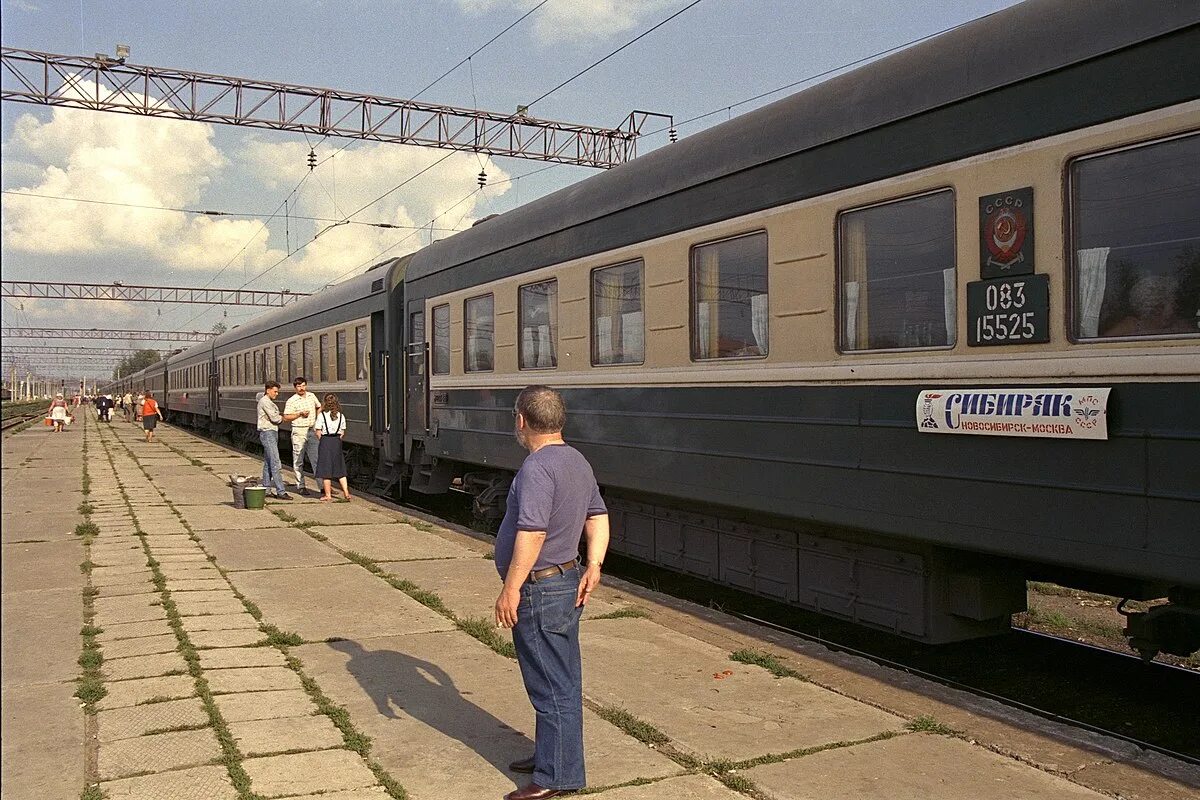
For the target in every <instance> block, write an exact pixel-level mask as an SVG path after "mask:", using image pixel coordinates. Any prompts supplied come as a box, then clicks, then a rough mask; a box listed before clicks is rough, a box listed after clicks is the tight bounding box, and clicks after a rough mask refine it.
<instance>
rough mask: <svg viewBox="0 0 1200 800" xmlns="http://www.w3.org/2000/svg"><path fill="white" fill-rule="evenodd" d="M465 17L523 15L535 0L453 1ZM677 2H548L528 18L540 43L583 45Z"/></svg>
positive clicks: (636, 24) (656, 14) (628, 27)
mask: <svg viewBox="0 0 1200 800" xmlns="http://www.w3.org/2000/svg"><path fill="white" fill-rule="evenodd" d="M455 2H456V3H458V5H459V7H460V8H462V9H463V10H464V11H466V12H467V13H469V14H483V13H488V12H490V11H492V10H500V11H506V12H514V13H515V14H517V15H520V14H523V13H524V12H526V11H528V10H529V9H530V8H532V7H533V6H534V5H536V3H537V0H455ZM676 7H682V6H681V5H680V0H550V2H548V3H547V4H546V5H545V6H543V7H542V8H540V9H538V11H537V12H536V13H535V14H534V15H533V16H532V17H530V19H529V22H532V23H533V31H534V34H535V35H536V36H537V38H538V39H540V40H541V41H543V42H546V43H553V42H586V41H589V40H603V39H608V38H611V37H613V36H616V35H617V34H621V33H625V32H627V31H631V30H633V29H634V28H637V27H639V26H640V25H641V23H643V22H648V21H650V20H651V19H654V20H657V19H658V18H659V17H661V16H663V13H664V12H665V11H666V10H667V9H672V8H676Z"/></svg>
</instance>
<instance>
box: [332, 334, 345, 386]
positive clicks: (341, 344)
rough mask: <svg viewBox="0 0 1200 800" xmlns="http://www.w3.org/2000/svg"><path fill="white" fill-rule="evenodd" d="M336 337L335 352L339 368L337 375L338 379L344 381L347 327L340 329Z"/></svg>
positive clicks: (337, 367)
mask: <svg viewBox="0 0 1200 800" xmlns="http://www.w3.org/2000/svg"><path fill="white" fill-rule="evenodd" d="M334 338H335V340H336V342H335V344H336V346H335V353H334V358H335V361H336V364H335V366H336V369H337V372H336V376H337V380H339V381H344V380H346V330H345V328H343V329H341V330H339V331H338V332H337V334H336V335H335V337H334Z"/></svg>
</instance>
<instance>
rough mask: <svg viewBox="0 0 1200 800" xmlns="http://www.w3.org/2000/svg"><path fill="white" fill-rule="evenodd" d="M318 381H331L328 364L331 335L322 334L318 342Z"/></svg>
mask: <svg viewBox="0 0 1200 800" xmlns="http://www.w3.org/2000/svg"><path fill="white" fill-rule="evenodd" d="M317 362H318V363H317V380H320V381H326V380H329V370H328V368H327V367H326V364H328V363H329V334H328V333H322V334H321V337H320V338H319V339H318V340H317Z"/></svg>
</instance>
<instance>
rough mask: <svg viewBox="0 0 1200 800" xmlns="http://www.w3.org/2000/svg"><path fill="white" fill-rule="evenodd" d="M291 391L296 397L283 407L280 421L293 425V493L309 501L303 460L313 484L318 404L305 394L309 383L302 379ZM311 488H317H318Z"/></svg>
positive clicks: (315, 478)
mask: <svg viewBox="0 0 1200 800" xmlns="http://www.w3.org/2000/svg"><path fill="white" fill-rule="evenodd" d="M292 387H293V388H294V389H295V390H296V393H295V394H294V395H292V396H291V397H289V398H288V401H287V403H285V404H284V406H283V419H284V421H285V422H290V423H292V470H293V471H294V472H295V473H296V489H297V490H298V491H299V492H300V496H301V497H308V489H305V488H304V457H305V456H308V465H309V468H310V469H312V470H313V481H314V482H316V480H317V476H316V469H317V435H316V434H315V433H313V425H315V424H316V422H317V412H319V411H320V410H321V403H320V402H319V401H318V400H317V396H316V395H315V394H312V393H311V392H309V391H308V381H307V380H305V379H304V378H303V377H299V378H296V379H295V380H293V381H292ZM314 488H320V484H318V485H317V486H316V487H314Z"/></svg>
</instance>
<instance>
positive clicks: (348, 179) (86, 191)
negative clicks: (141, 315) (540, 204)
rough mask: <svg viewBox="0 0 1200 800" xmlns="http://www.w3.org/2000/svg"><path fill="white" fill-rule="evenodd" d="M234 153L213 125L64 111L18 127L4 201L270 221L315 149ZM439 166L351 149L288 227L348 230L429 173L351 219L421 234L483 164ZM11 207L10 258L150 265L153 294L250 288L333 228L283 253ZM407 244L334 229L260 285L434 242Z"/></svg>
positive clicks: (306, 278) (208, 220)
mask: <svg viewBox="0 0 1200 800" xmlns="http://www.w3.org/2000/svg"><path fill="white" fill-rule="evenodd" d="M342 144H343V142H341V141H336V140H335V141H329V142H326V143H325V144H324V146H320V145H319V146H318V156H319V158H321V159H324V158H325V157H326V156H327V155H329V154H332V153H333V152H334V151H335V150H337V149H338V148H341V147H342ZM235 147H236V148H237V149H236V150H230V152H229V153H228V154H226V153H224V152H222V150H220V149H218V147H217V146H216V144H215V143H214V130H213V127H212V126H211V125H208V124H202V123H195V122H185V121H177V120H165V119H155V118H145V117H138V116H133V115H124V114H111V113H108V114H106V113H97V112H91V111H82V110H74V109H64V108H56V109H54V111H53V112H52V114H51V116H50V118H49V119H48V120H47V121H42V120H39V119H38V118H37V117H36V116H34V115H32V114H26V115H23V116H21V117H20V118H18V119H17V120H16V122H15V124H14V127H13V134H12V136H11V138H10V139H9V140H8V141H7V142H5V144H4V147H3V162H4V169H5V173H6V175H7V176H8V179H9V180H8V181H7V186H6V188H9V189H12V190H14V191H17V192H28V193H31V194H39V195H50V196H56V197H76V198H88V199H101V200H106V201H113V202H118V203H129V204H132V205H144V206H157V207H174V208H184V207H188V208H198V207H199V208H214V209H232V210H247V208H246V207H247V206H248V205H249V206H250V208H249V209H248V210H261V211H263V212H264V213H266V212H268V211H269V210H270V209H271V208H273V207H274V204H275V203H277V202H279V199H282V197H283V195H284V193H285V192H287V191H288V190H290V189H291V188H292V187H293V186H295V185H296V184H297V183H298V182H299V181H300V179H301V178H302V177H304V175H305V173H306V172H307V169H308V168H307V165H306V158H305V157H306V155H307V153H308V145H307V144H305V143H302V142H296V141H272V140H268V139H266V138H263V137H262V136H261V135H258V134H250V135H247V136H245V137H243V138H240V139H239V140H237V145H235ZM445 156H446V152H445V151H438V150H432V149H428V148H417V147H407V146H400V145H394V144H383V143H371V144H359V145H357V146H355V147H351V148H347V149H346V150H345V151H343V152H341V153H339V154H338V155H337V156H336V158H333V159H332V160H330V161H329V162H328V163H326V164H324V165H323V166H321V167H319V168H318V169H317V170H316V171H315V172H313V173H312V174H311V176H310V177H309V178H308V180H307V181H306V183H305V185H304V187H303V189H302V191H301V192H300V193H299V194H298V196H296V197H293V198H292V201H291V203H290V206H289V207H290V213H291V214H293V215H297V216H313V217H328V218H332V219H341V218H343V217H344V216H346V215H347V214H350V213H352V212H354V211H355V210H357V209H359V208H360V207H362V206H364V205H366V204H367V203H369V202H371V201H372V200H375V199H376V198H377V197H379V196H380V195H383V194H385V193H386V192H387V191H388V190H390V189H392V188H393V187H395V186H396V185H397V184H399V183H401V182H402V181H403V180H404V179H406V178H408V177H410V176H412V175H414V174H416V173H417V172H419V171H420V170H422V169H424V168H426V167H430V169H429V171H428V172H425V173H424V174H422V175H421V176H420V177H418V178H416V179H415V180H413V181H412V183H410V184H407V185H406V186H404V187H403V188H401V189H399V190H397V191H396V192H394V193H392V194H390V195H388V196H387V197H386V198H384V199H383V200H381V201H379V202H378V203H376V204H373V205H371V206H370V207H369V208H367V209H365V210H364V211H362V213H360V214H358V215H356V216H355V220H356V221H364V222H386V223H390V224H393V225H403V226H420V225H426V224H428V220H430V219H431V218H432V217H434V216H435V215H438V214H440V213H441V212H443V211H445V210H446V209H447V208H448V207H450V206H451V205H453V204H454V203H456V202H457V201H458V200H460V199H462V198H463V197H464V196H465V195H467V194H468V193H469V192H471V191H472V190H473V189H474V188H475V186H476V183H475V177H476V174H477V173H478V172H479V169H480V158H479V157H478V156H476V155H475V154H472V153H454V154H451V155H450V156H449V157H448V158H446V160H445V161H443V162H441V163H439V164H437V165H436V166H432V165H434V163H435V162H437V161H438V160H439V159H441V158H443V157H445ZM487 171H488V173H489V176H490V180H491V181H492V182H498V181H500V180H503V179H504V178H505V177H507V173H506V172H505V171H504V170H502V169H501V168H499V167H498V166H497V165H495V164H493V163H490V162H489V163H488V164H487ZM227 184H228V185H230V186H231V187H232V188H230V189H226V190H225V191H223V192H221V193H222V194H225V193H229V192H236V193H238V194H241V193H243V192H245V193H248V194H250V196H251V197H255V198H257V199H255V200H252V201H247V200H245V199H244V198H218V197H214V196H213V195H214V194H216V193H217V192H215V191H212V190H211V187H212V186H214V185H220V186H225V185H227ZM262 187H265V189H266V192H265V193H264V192H263V191H262ZM507 188H508V186H507V185H505V186H502V187H497V188H496V189H492V190H489V191H488V194H489V195H491V196H496V195H497V194H501V193H503V192H504V191H506V190H507ZM256 190H257V194H255V193H254V192H255V191H256ZM4 198H5V199H4V205H3V220H2V232H3V247H4V250H5V252H6V254H10V253H24V254H29V255H33V256H43V257H64V256H74V257H77V258H79V257H95V258H96V260H97V263H110V264H111V263H114V262H116V263H126V264H128V263H137V262H140V263H141V264H144V265H154V266H153V267H149V268H143V270H142V272H143V274H144V273H145V272H146V270H147V269H153V270H154V273H155V274H154V277H155V278H156V279H157V280H160V281H161V282H163V283H171V284H182V285H196V284H197V281H199V280H203V279H205V278H211V277H212V276H213V275H215V274H216V272H217V270H219V269H221V268H222V267H224V266H225V265H226V264H231V265H232V266H234V267H236V268H237V272H236V273H234V274H235V275H236V278H231V277H230V276H229V275H226V276H223V277H224V280H222V281H221V283H220V284H218V285H227V284H232V285H239V284H240V283H242V281H243V275H244V276H245V277H246V278H249V277H251V276H253V275H254V274H256V273H258V272H261V271H262V270H264V269H266V268H268V267H270V266H271V265H273V264H275V263H276V262H279V261H280V260H281V259H283V258H284V256H285V255H286V254H287V252H288V250H289V249H292V250H295V249H296V248H297V247H299V246H300V245H303V244H305V243H306V242H308V241H309V240H310V239H312V237H313V236H316V235H317V234H318V233H319V232H321V231H322V229H325V228H328V226H329V223H327V222H313V221H304V220H291V222H290V225H289V226H288V227H289V229H290V242H288V241H286V240H285V236H284V230H283V224H282V223H281V221H280V220H278V219H277V220H275V221H274V222H273V224H272V225H271V226H270V228H269V229H266V230H264V228H263V223H264V222H266V220H265V219H263V220H259V219H256V218H213V217H207V216H196V215H190V214H184V213H179V212H170V211H160V210H151V209H143V208H128V207H121V206H111V205H96V204H90V203H72V202H66V201H57V200H46V199H43V198H37V197H23V196H21V195H19V194H8V195H5V196H4ZM482 199H483V197H482V196H481V195H478V194H477V195H475V196H474V197H471V198H470V199H469V200H468V201H467V202H465V203H463V204H462V205H459V206H458V207H457V208H455V209H454V210H453V211H452V212H451V213H449V214H448V215H446V216H445V218H443V219H440V220H439V221H438V222H437V226H438V227H449V226H451V225H454V224H455V223H458V222H460V221H462V224H463V225H467V224H469V223H470V222H471V221H472V220H473V214H474V213H475V211H476V209H477V208H478V206H479V204H480V202H481V201H482ZM335 200H336V202H335ZM410 233H411V231H409V230H397V229H380V228H373V227H367V226H364V225H358V224H352V225H340V226H336V227H333V228H329V229H328V230H325V231H324V232H323V233H321V235H320V236H319V237H318V238H317V239H316V240H315V241H313V242H312V243H311V244H308V245H307V246H305V247H304V248H303V249H302V250H300V251H299V252H297V253H296V254H295V255H294V256H292V258H290V259H287V260H286V261H285V262H284V263H283V264H281V265H280V266H279V267H278V268H277V269H275V270H274V271H273V272H271V273H270V274H269V275H267V276H266V277H264V278H263V279H262V280H261V281H259V282H256V283H255V284H254V285H255V286H256V287H261V288H271V287H273V286H280V285H285V286H289V287H294V288H296V289H298V290H303V289H307V288H311V287H313V286H319V285H320V283H321V281H327V280H331V279H333V278H336V277H338V276H340V275H342V274H343V273H345V272H347V271H349V270H352V269H353V268H354V267H356V266H358V265H359V264H362V263H363V262H365V261H370V260H371V259H372V258H373V257H374V256H375V255H376V254H379V253H380V252H381V251H384V250H386V249H387V248H389V247H390V246H392V245H394V244H396V243H397V242H399V241H401V240H405V241H404V242H403V243H402V244H400V245H399V246H398V247H395V248H393V249H391V250H389V251H388V252H387V255H388V256H394V255H402V254H403V253H405V252H409V251H411V250H415V249H417V247H418V246H419V245H421V244H424V243H425V242H427V241H428V239H427V234H426V235H424V236H423V235H422V234H420V233H417V234H415V235H411V236H410V235H409V234H410ZM439 235H440V236H444V235H445V234H439ZM247 243H249V244H247ZM243 248H244V250H243ZM107 269H110V270H111V269H113V268H112V267H108V268H107ZM173 271H187V272H189V273H190V275H189V276H188V277H185V278H180V277H178V276H176V275H171V273H172V272H173ZM160 275H161V277H160ZM126 276H127V273H124V272H122V273H121V274H114V275H100V276H97V279H99V280H105V281H107V280H112V279H114V278H121V279H125V280H127V281H128V278H127V277H126ZM27 277H28V276H27Z"/></svg>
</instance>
